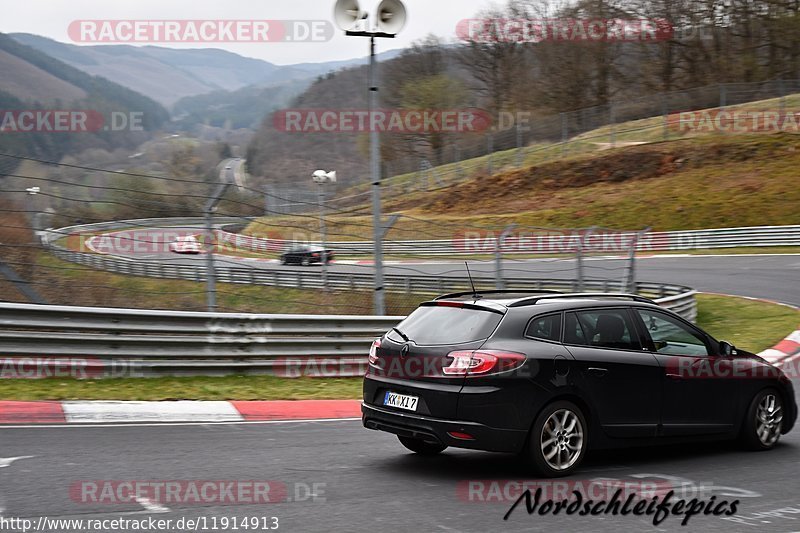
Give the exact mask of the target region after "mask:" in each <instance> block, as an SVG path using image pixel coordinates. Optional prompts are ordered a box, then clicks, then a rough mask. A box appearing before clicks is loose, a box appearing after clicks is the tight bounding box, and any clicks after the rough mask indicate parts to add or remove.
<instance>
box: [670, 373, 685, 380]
mask: <svg viewBox="0 0 800 533" xmlns="http://www.w3.org/2000/svg"><path fill="white" fill-rule="evenodd" d="M667 379H676V380H677V379H683V376H681V375H680V374H667Z"/></svg>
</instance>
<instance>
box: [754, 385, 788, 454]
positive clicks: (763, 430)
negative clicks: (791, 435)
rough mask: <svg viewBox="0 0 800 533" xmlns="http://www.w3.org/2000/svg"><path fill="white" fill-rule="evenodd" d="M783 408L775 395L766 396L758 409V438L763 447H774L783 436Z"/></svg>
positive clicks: (756, 421)
mask: <svg viewBox="0 0 800 533" xmlns="http://www.w3.org/2000/svg"><path fill="white" fill-rule="evenodd" d="M782 423H783V406H782V405H781V400H780V398H778V395H777V394H775V393H772V392H771V393H768V394H766V395H765V396H764V397H763V398H762V399H761V401H760V402H759V403H758V407H756V420H755V426H756V436H757V437H758V440H759V441H760V442H761V444H762V445H764V446H765V447H772V446H774V445H775V443H776V442H777V441H778V439H779V438H780V436H781V425H782Z"/></svg>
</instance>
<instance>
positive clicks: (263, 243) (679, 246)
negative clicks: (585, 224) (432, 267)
mask: <svg viewBox="0 0 800 533" xmlns="http://www.w3.org/2000/svg"><path fill="white" fill-rule="evenodd" d="M496 233H497V235H499V234H500V232H499V231H498V232H496ZM543 233H546V231H543ZM217 234H218V238H219V240H220V242H222V243H224V244H227V245H230V246H233V247H235V248H236V249H240V250H249V251H253V252H263V251H268V250H269V251H278V250H282V249H284V248H285V247H286V246H288V245H289V244H290V243H289V242H288V241H282V240H276V239H261V238H256V237H251V236H247V235H238V234H234V233H229V232H226V231H222V230H220V231H218V232H217ZM531 234H532V235H535V233H533V232H532V233H531ZM635 235H637V232H621V234H620V236H621V239H620V243H622V240H624V239H625V236H627V238H628V239H629V240H630V242H633V238H634V236H635ZM638 235H639V237H638V241H637V242H636V251H638V252H668V251H687V250H704V249H724V248H737V247H745V248H747V247H771V246H800V226H758V227H745V228H719V229H703V230H686V231H655V232H644V233H641V234H638ZM565 237H566V238H565ZM569 237H571V236H570V235H564V234H561V233H559V232H557V231H555V230H554V231H553V232H552V233H551V234H550V235H545V239H544V241H545V242H544V244H543V242H542V241H543V239H541V238H539V239H536V240H535V241H536V244H535V245H533V244H532V245H526V244H524V242H523V243H520V244H516V245H514V246H508V245H506V246H503V247H501V251H502V253H503V254H504V255H514V254H526V255H530V254H553V253H559V252H561V253H571V252H574V251H575V243H576V242H578V239H574V238H569ZM489 241H493V239H487V237H486V236H485V235H482V234H481V233H480V232H476V236H475V238H474V239H470V238H464V237H460V238H454V239H439V240H420V241H385V242H384V243H383V251H384V253H385V254H390V255H391V254H396V255H404V254H408V255H417V256H425V255H429V256H439V255H476V254H492V253H494V252H495V249H494V247H493V242H489ZM487 242H489V244H490V246H489V247H487ZM328 246H329V247H330V248H332V249H333V250H335V251H336V252H338V253H340V254H343V255H347V254H352V255H369V254H372V251H373V245H372V242H371V241H340V242H330V243H328ZM588 251H591V249H590V250H588ZM617 251H619V252H621V253H624V252H627V249H626V248H625V246H623V245H622V244H620V246H619V250H617Z"/></svg>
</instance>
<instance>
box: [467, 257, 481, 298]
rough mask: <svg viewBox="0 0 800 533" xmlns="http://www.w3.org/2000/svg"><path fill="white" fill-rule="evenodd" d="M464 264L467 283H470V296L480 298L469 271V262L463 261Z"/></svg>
mask: <svg viewBox="0 0 800 533" xmlns="http://www.w3.org/2000/svg"><path fill="white" fill-rule="evenodd" d="M464 266H465V267H467V276H469V284H470V285H472V296H474V297H475V299H476V300H478V299H480V295H479V294H478V291H476V290H475V283H474V282H473V281H472V274H471V273H470V271H469V264H468V263H467V262H466V261H464Z"/></svg>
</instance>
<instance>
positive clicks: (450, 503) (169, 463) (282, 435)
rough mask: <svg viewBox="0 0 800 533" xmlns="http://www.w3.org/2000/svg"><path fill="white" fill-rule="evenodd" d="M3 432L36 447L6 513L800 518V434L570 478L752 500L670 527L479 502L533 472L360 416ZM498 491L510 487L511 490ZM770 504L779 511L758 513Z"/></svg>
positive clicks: (11, 469) (15, 473)
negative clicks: (431, 444) (273, 499)
mask: <svg viewBox="0 0 800 533" xmlns="http://www.w3.org/2000/svg"><path fill="white" fill-rule="evenodd" d="M0 443H1V444H0V454H1V455H2V456H3V457H6V458H8V457H19V456H30V457H28V458H23V459H18V460H16V461H13V462H11V464H10V465H9V466H7V467H6V468H1V469H0V502H2V503H0V507H2V508H3V509H4V510H3V513H2V516H3V517H5V518H9V517H28V518H31V519H32V520H34V521H38V518H39V517H41V516H46V517H49V518H56V517H60V518H72V519H84V520H86V519H90V518H91V519H112V518H128V519H131V518H145V517H148V516H152V517H154V518H155V519H167V518H170V519H172V520H175V521H177V520H178V519H180V518H181V517H184V518H198V517H205V519H206V520H207V521H210V520H212V519H213V517H217V519H218V520H219V519H221V518H222V517H229V518H230V517H238V518H244V517H273V516H274V517H278V518H279V523H280V529H279V531H281V530H282V531H298V532H306V531H470V532H472V531H474V532H484V531H544V530H549V529H554V530H560V531H619V530H624V531H797V530H798V528H800V494H798V488H800V485H798V482H797V479H798V474H800V465H798V461H799V460H800V455H798V450H800V433H798V432H794V433H793V434H790V435H788V436H787V437H784V439H783V440H782V441H781V444H780V445H779V446H778V447H777V448H776V449H774V450H772V451H770V452H766V453H752V452H745V451H740V450H739V449H738V448H736V447H735V446H734V445H731V444H725V443H723V444H704V445H698V444H694V445H687V446H680V447H675V446H673V447H669V448H642V449H634V450H625V451H615V452H602V453H600V452H598V453H594V454H591V455H589V456H588V457H587V461H586V462H585V463H584V465H583V466H582V468H581V469H580V471H579V472H578V473H576V474H575V475H574V476H572V478H569V479H571V480H573V481H574V482H576V483H580V482H582V481H583V482H585V481H588V480H592V479H597V478H614V479H617V480H626V481H628V482H635V481H637V479H639V478H637V477H636V476H642V475H643V476H644V477H645V478H646V479H648V480H650V481H653V480H656V481H657V483H658V484H659V485H658V486H659V487H665V486H671V487H673V488H676V489H677V494H678V495H679V497H680V496H681V495H683V497H684V498H685V499H687V500H689V499H691V498H692V497H698V498H700V499H703V500H705V501H709V500H710V499H711V498H712V497H716V501H717V502H720V501H722V500H727V501H729V502H731V501H733V500H736V499H738V500H739V504H738V512H737V515H735V516H733V517H726V518H722V517H713V516H694V517H692V518H691V519H690V521H689V525H688V526H687V527H682V526H681V525H680V521H681V518H679V517H674V516H670V517H668V518H667V519H666V520H665V521H664V522H662V523H661V524H660V525H659V526H658V527H655V526H653V524H652V521H651V520H652V517H651V518H646V517H634V516H625V517H623V516H617V517H614V516H599V517H579V516H563V514H562V515H559V516H553V515H546V516H540V515H538V514H534V515H532V516H529V515H528V514H527V513H526V512H525V510H524V504H523V506H521V507H520V508H518V509H517V510H515V511H514V513H513V514H512V515H511V517H510V519H509V520H508V521H504V520H503V515H504V514H505V513H506V512H507V511H508V509H509V508H510V506H511V504H512V502H513V498H514V497H515V496H516V494H517V493H511V498H512V500H506V501H492V502H485V501H480V500H470V499H469V494H470V493H469V491H467V492H464V491H463V490H461V491H460V490H459V488H460V487H461V488H463V487H464V484H465V483H470V482H472V483H476V482H485V483H490V482H492V481H494V482H498V481H500V482H502V481H503V480H524V479H530V476H527V475H526V473H525V470H524V469H523V468H522V467H521V465H520V463H519V461H518V460H517V459H516V458H515V457H514V456H509V455H503V454H490V453H485V452H471V451H461V450H447V451H446V452H445V453H444V454H442V455H440V456H438V457H433V458H423V457H418V456H415V455H413V454H410V453H408V452H406V451H405V449H404V448H402V447H401V446H400V444H399V443H398V442H397V441H396V439H395V438H394V437H393V436H392V435H389V434H384V433H379V432H374V431H369V430H366V429H363V428H362V427H361V424H360V422H359V421H336V422H300V423H271V424H255V425H197V426H162V427H152V426H150V427H114V428H110V427H103V428H83V427H61V428H31V429H9V428H4V429H0ZM0 464H2V460H0ZM675 478H682V480H677V479H675ZM82 480H94V482H99V481H114V480H116V481H132V480H138V481H144V480H147V481H159V480H195V481H200V480H216V481H221V480H229V481H236V480H239V481H242V480H244V481H247V480H258V481H273V482H278V483H282V484H285V485H286V487H287V493H288V497H289V499H290V500H297V501H290V502H282V503H267V504H259V505H252V504H250V505H248V504H242V505H239V504H230V503H226V504H224V505H219V504H216V503H214V502H213V501H211V502H209V500H203V502H204V503H202V504H196V503H194V502H190V503H181V504H172V503H163V505H162V508H159V509H157V511H158V512H155V511H153V510H152V508H151V510H150V511H148V510H147V509H146V507H145V506H143V505H142V504H140V503H122V504H113V503H112V504H109V503H93V502H91V501H89V502H85V501H84V498H83V497H81V496H80V495H79V494H80V492H79V491H78V492H76V491H75V490H74V487H75V486H76V484H80V482H81V481H82ZM78 486H80V485H78ZM468 486H469V485H468ZM472 486H473V487H475V486H476V485H472ZM477 486H480V485H477ZM497 486H500V485H497ZM484 487H486V488H487V489H486V490H488V491H489V492H480V494H483V495H484V497H491V496H490V495H491V494H493V493H492V492H491V489H489V488H488V487H491V485H484ZM511 487H513V485H512V486H511ZM71 488H72V489H73V492H72V493H70V489H71ZM311 493H313V494H314V496H310V494H311ZM475 494H478V493H477V492H476V493H475ZM494 494H495V497H497V495H498V494H499V493H494ZM474 498H480V496H474ZM88 499H89V500H91V498H88ZM501 499H502V497H501ZM781 509H782V510H783V511H781V512H778V513H776V512H775V511H776V510H781ZM792 510H794V511H792ZM765 512H769V513H771V514H775V515H779V516H766V515H763V514H762V515H759V514H757V513H765ZM734 520H735V521H734ZM208 523H210V522H208ZM1 524H2V523H1V522H0V525H1ZM173 530H177V529H173ZM229 530H230V529H229Z"/></svg>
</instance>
